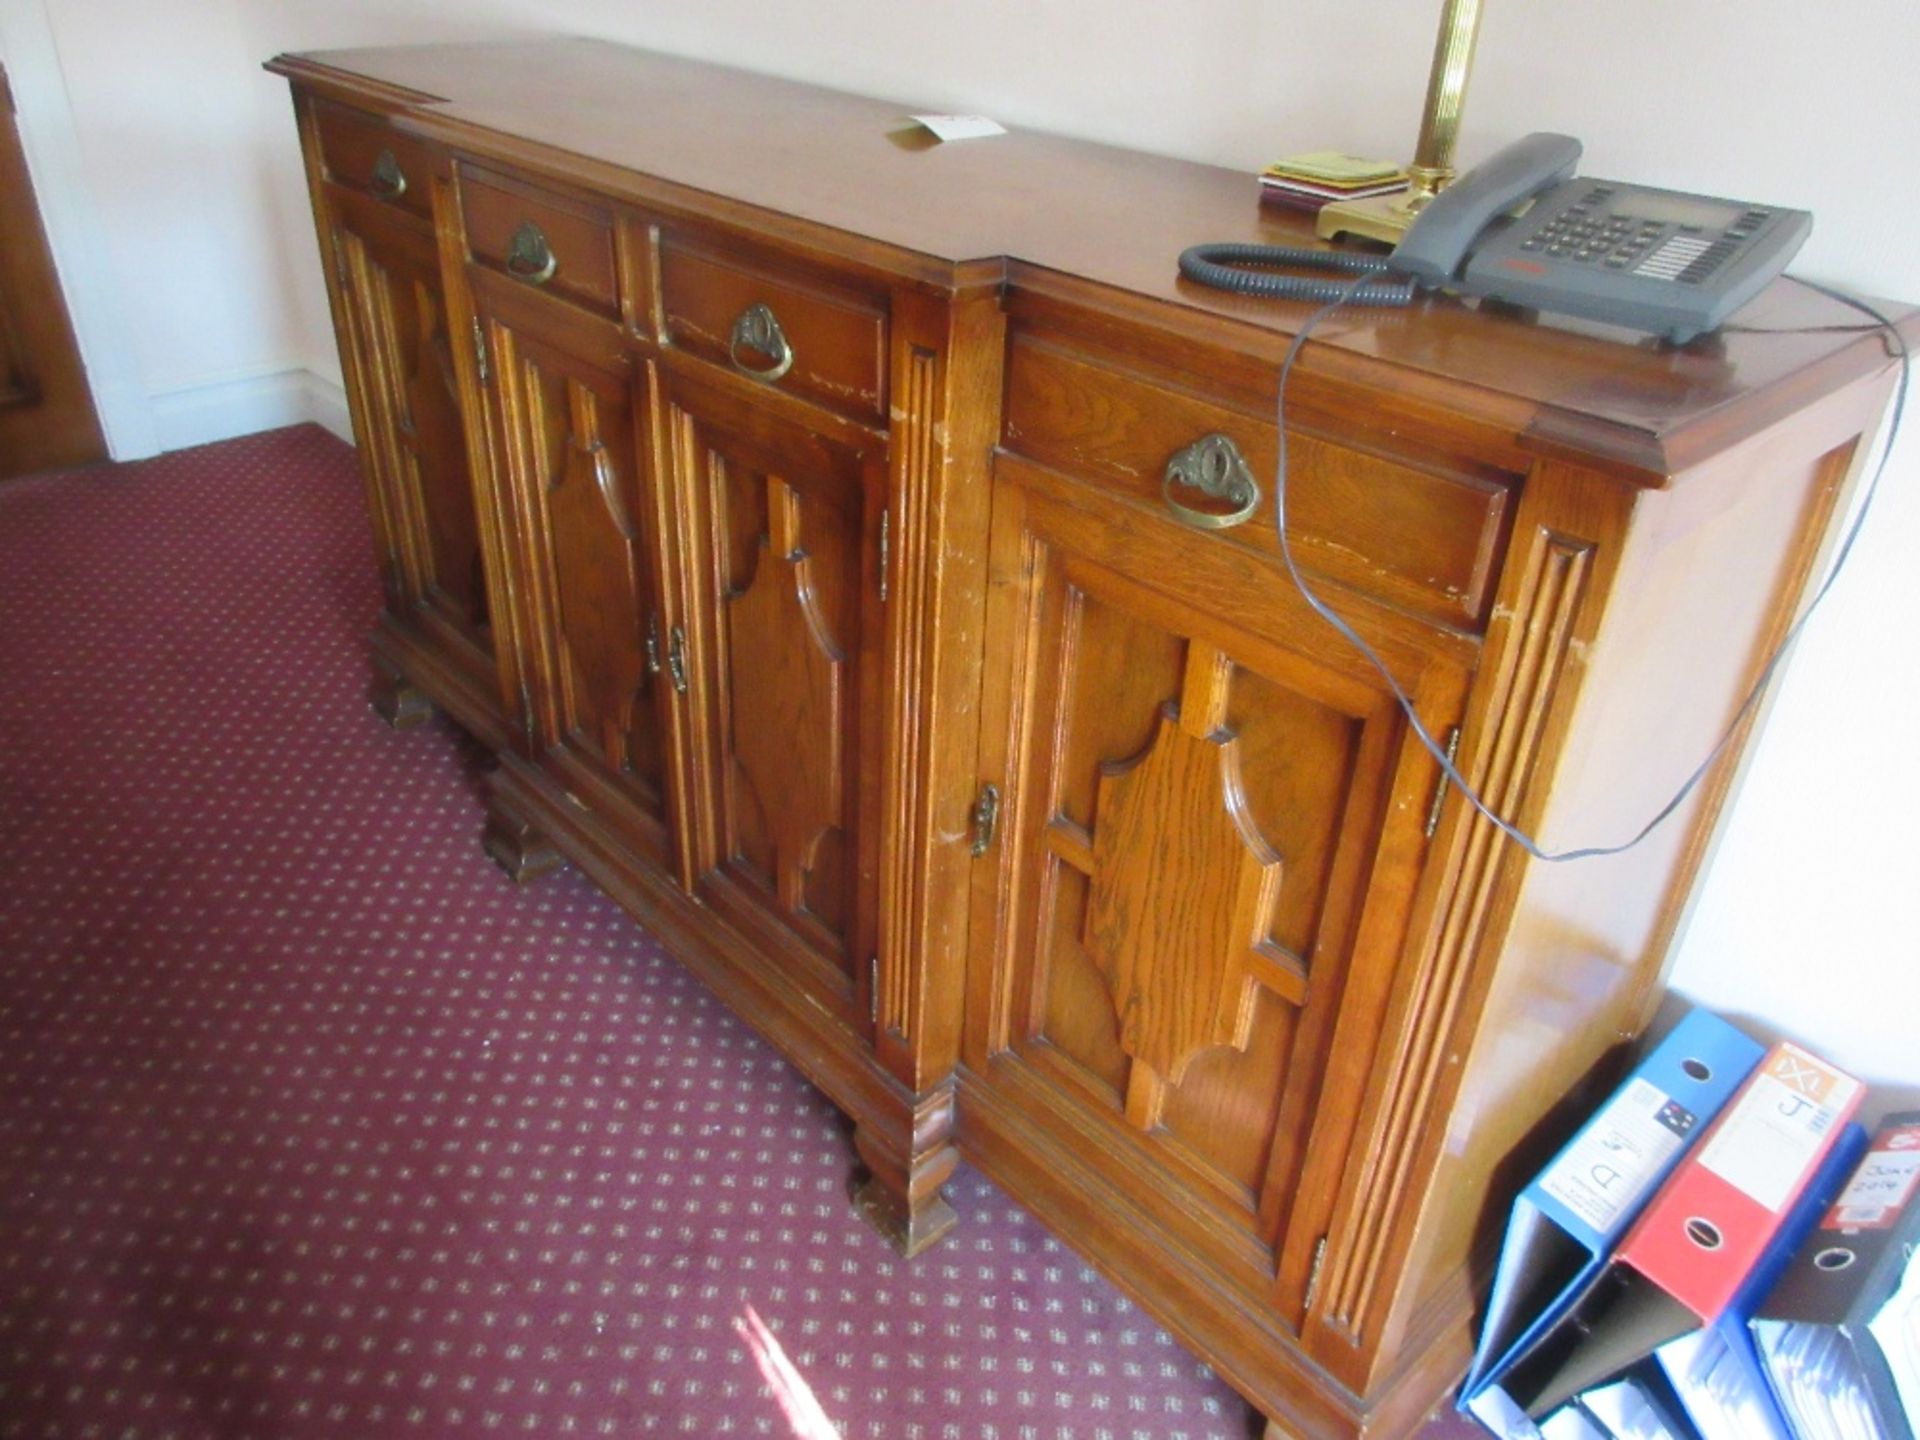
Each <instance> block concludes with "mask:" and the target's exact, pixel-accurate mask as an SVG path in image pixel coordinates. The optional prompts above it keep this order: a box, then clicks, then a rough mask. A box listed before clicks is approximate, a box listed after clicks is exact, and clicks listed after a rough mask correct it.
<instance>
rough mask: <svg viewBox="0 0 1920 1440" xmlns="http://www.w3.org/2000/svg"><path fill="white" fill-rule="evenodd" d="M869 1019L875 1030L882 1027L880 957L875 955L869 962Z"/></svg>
mask: <svg viewBox="0 0 1920 1440" xmlns="http://www.w3.org/2000/svg"><path fill="white" fill-rule="evenodd" d="M867 1018H868V1019H869V1020H871V1021H872V1022H873V1025H874V1028H875V1029H878V1028H879V1025H880V957H879V956H878V955H875V956H874V957H872V958H871V959H870V960H868V961H867Z"/></svg>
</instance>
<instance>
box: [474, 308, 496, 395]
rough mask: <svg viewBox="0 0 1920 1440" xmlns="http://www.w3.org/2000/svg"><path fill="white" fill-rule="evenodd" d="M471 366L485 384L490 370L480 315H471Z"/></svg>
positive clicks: (488, 379) (490, 376)
mask: <svg viewBox="0 0 1920 1440" xmlns="http://www.w3.org/2000/svg"><path fill="white" fill-rule="evenodd" d="M473 368H474V370H475V371H476V372H477V373H478V374H479V376H480V383H481V384H482V385H485V384H487V383H489V382H490V381H491V379H492V371H491V370H490V369H489V368H488V366H487V332H486V331H485V330H484V329H482V328H481V325H480V317H479V316H478V315H476V316H474V317H473Z"/></svg>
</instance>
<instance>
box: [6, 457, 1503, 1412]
mask: <svg viewBox="0 0 1920 1440" xmlns="http://www.w3.org/2000/svg"><path fill="white" fill-rule="evenodd" d="M378 603H379V591H378V583H377V579H376V575H375V571H374V567H373V561H372V544H371V540H370V537H369V535H368V531H367V525H366V520H365V515H364V507H363V503H362V499H361V492H360V488H359V481H358V477H357V474H356V472H355V468H354V460H353V455H352V452H351V451H350V450H349V449H347V448H346V447H345V446H343V445H341V444H340V443H338V442H337V441H335V440H333V439H332V438H330V437H329V436H327V435H326V434H324V433H323V432H322V431H320V430H318V429H316V428H314V427H311V426H306V427H299V428H296V429H292V430H284V431H277V432H273V433H270V434H266V435H258V436H253V437H249V438H247V439H243V440H236V441H230V442H227V443H225V444H221V445H216V446H209V447H205V448H203V449H199V450H194V451H186V452H182V453H179V454H174V455H169V456H165V457H162V458H160V459H157V460H152V461H147V462H142V463H140V464H135V465H127V466H114V467H103V468H97V469H92V470H87V471H78V472H73V473H70V474H66V475H55V476H47V477H43V478H39V479H34V480H27V481H20V482H14V483H11V484H8V485H6V486H4V487H0V874H3V875H4V876H5V888H4V890H0V1437H5V1440H16V1437H17V1440H29V1437H31V1440H41V1437H49V1440H50V1437H67V1436H73V1437H95V1436H98V1437H121V1440H164V1437H173V1440H191V1437H222V1440H240V1437H308V1436H315V1437H320V1436H324V1437H354V1440H361V1437H384V1436H420V1437H438V1436H449V1437H450V1436H488V1435H494V1434H498V1435H502V1436H506V1435H514V1436H549V1435H552V1436H622V1437H624V1436H643V1435H688V1436H698V1437H706V1436H719V1435H738V1436H776V1437H778V1436H786V1435H791V1434H793V1433H795V1429H794V1425H793V1422H792V1421H790V1420H789V1419H788V1418H787V1416H786V1414H785V1413H784V1412H783V1409H782V1407H781V1405H780V1404H779V1403H777V1401H776V1399H775V1397H774V1394H773V1392H772V1390H771V1389H770V1388H769V1386H768V1384H767V1382H766V1381H765V1379H763V1368H762V1365H763V1363H765V1364H769V1365H771V1364H774V1363H775V1361H774V1360H773V1359H769V1358H768V1357H767V1356H765V1355H762V1356H761V1357H760V1359H756V1356H755V1353H754V1352H753V1349H752V1348H751V1347H750V1345H749V1344H748V1343H747V1341H746V1340H745V1339H743V1328H742V1327H743V1324H745V1322H746V1316H747V1315H748V1313H749V1311H750V1310H751V1311H752V1312H753V1313H756V1314H757V1315H758V1316H760V1317H763V1319H764V1321H765V1324H766V1327H767V1329H768V1331H770V1332H771V1335H772V1336H773V1338H774V1339H775V1341H777V1343H778V1345H779V1347H781V1348H782V1349H783V1350H784V1352H785V1355H786V1357H787V1358H788V1359H789V1360H790V1361H791V1363H792V1366H793V1368H794V1369H795V1370H796V1371H797V1372H798V1373H799V1375H800V1376H801V1377H802V1378H803V1379H804V1380H805V1381H806V1382H808V1384H809V1385H810V1386H811V1388H812V1389H813V1391H814V1392H815V1394H816V1396H817V1398H818V1401H819V1404H820V1407H821V1408H822V1409H823V1410H824V1412H825V1414H826V1416H827V1417H828V1418H829V1419H830V1420H831V1421H832V1422H834V1424H835V1425H837V1426H838V1427H839V1429H840V1431H841V1433H843V1434H845V1435H847V1436H849V1437H866V1436H871V1437H886V1440H894V1437H898V1440H961V1437H979V1440H1162V1437H1166V1440H1173V1437H1182V1440H1245V1437H1247V1436H1248V1435H1249V1434H1250V1433H1257V1431H1255V1430H1253V1429H1252V1428H1251V1426H1252V1422H1251V1420H1250V1418H1249V1414H1248V1412H1247V1410H1246V1408H1245V1406H1244V1405H1243V1404H1242V1403H1241V1402H1240V1401H1239V1400H1238V1398H1237V1397H1236V1396H1235V1395H1234V1394H1233V1393H1232V1391H1231V1390H1230V1389H1229V1388H1228V1387H1227V1386H1225V1385H1224V1384H1223V1383H1221V1382H1220V1381H1219V1380H1217V1379H1216V1378H1215V1377H1214V1376H1213V1375H1212V1374H1211V1373H1210V1372H1209V1371H1208V1370H1207V1369H1206V1367H1205V1366H1203V1365H1201V1364H1200V1363H1199V1362H1198V1361H1197V1360H1196V1359H1194V1358H1193V1357H1192V1356H1191V1355H1189V1354H1188V1353H1187V1352H1186V1351H1184V1350H1183V1349H1181V1348H1180V1347H1179V1346H1177V1345H1175V1344H1174V1343H1173V1342H1172V1341H1171V1340H1170V1339H1169V1338H1168V1336H1167V1335H1166V1334H1165V1333H1164V1332H1162V1331H1161V1330H1160V1329H1159V1328H1158V1327H1157V1326H1155V1325H1154V1324H1152V1323H1151V1322H1150V1321H1148V1320H1147V1319H1146V1318H1145V1317H1144V1316H1143V1315H1142V1314H1141V1312H1140V1311H1139V1310H1138V1309H1136V1308H1135V1307H1134V1306H1132V1305H1131V1304H1129V1303H1128V1302H1127V1301H1126V1300H1124V1299H1123V1298H1121V1297H1120V1296H1119V1295H1118V1294H1117V1293H1116V1292H1115V1291H1114V1290H1113V1289H1112V1288H1111V1287H1109V1286H1108V1285H1106V1284H1105V1283H1104V1282H1103V1281H1101V1280H1100V1279H1099V1278H1098V1277H1097V1276H1095V1275H1094V1274H1092V1273H1091V1272H1090V1271H1088V1270H1087V1269H1085V1268H1084V1267H1083V1266H1082V1265H1081V1264H1080V1263H1079V1262H1078V1261H1077V1259H1076V1258H1075V1257H1074V1255H1073V1254H1072V1253H1071V1252H1070V1251H1068V1250H1066V1249H1065V1248H1064V1247H1062V1246H1061V1245H1060V1244H1058V1243H1057V1242H1056V1241H1054V1240H1052V1239H1051V1238H1049V1237H1048V1236H1047V1234H1046V1233H1045V1232H1044V1231H1043V1230H1042V1229H1041V1228H1040V1226H1039V1225H1038V1224H1037V1223H1036V1222H1035V1221H1034V1220H1032V1219H1031V1218H1030V1217H1028V1216H1027V1215H1026V1213H1025V1212H1024V1211H1022V1210H1020V1209H1019V1208H1018V1207H1017V1206H1015V1205H1014V1204H1013V1203H1012V1202H1011V1201H1009V1200H1008V1199H1007V1198H1006V1197H1005V1196H1004V1195H1003V1194H1001V1193H1000V1192H999V1191H997V1190H995V1189H994V1188H993V1187H992V1186H990V1185H988V1184H987V1183H986V1182H984V1181H983V1180H981V1179H980V1178H978V1177H977V1176H975V1175H972V1174H971V1173H970V1172H967V1171H964V1170H963V1172H962V1175H961V1178H960V1179H959V1181H958V1182H957V1183H956V1185H955V1191H954V1197H953V1198H954V1202H955V1204H956V1206H957V1208H958V1209H959V1211H960V1213H961V1218H962V1228H961V1229H960V1230H959V1231H958V1232H956V1236H955V1238H954V1239H953V1240H952V1241H951V1242H949V1244H948V1245H947V1246H946V1247H945V1248H944V1249H942V1250H940V1251H939V1252H936V1253H934V1254H931V1255H929V1256H927V1257H924V1258H923V1259H922V1260H920V1261H919V1262H917V1263H915V1264H914V1265H911V1266H909V1265H906V1264H903V1263H902V1262H900V1261H899V1260H897V1259H896V1258H895V1257H894V1256H893V1254H892V1252H891V1251H889V1250H888V1249H887V1248H886V1246H885V1245H884V1244H883V1243H882V1242H881V1241H880V1240H879V1239H878V1238H877V1237H876V1236H874V1235H873V1234H872V1233H870V1232H869V1231H868V1230H867V1229H865V1228H864V1226H862V1225H861V1223H860V1222H859V1221H858V1220H857V1219H856V1218H855V1217H854V1215H853V1212H852V1210H851V1209H850V1208H849V1206H848V1204H847V1203H846V1200H845V1198H844V1187H845V1181H846V1176H847V1172H848V1167H849V1163H850V1153H851V1152H850V1146H849V1145H848V1143H847V1140H846V1137H845V1135H844V1133H843V1130H842V1127H841V1125H840V1123H839V1121H838V1119H837V1117H836V1115H835V1112H834V1111H833V1110H832V1108H831V1107H830V1106H828V1105H827V1104H826V1102H825V1101H824V1100H823V1099H822V1098H821V1097H820V1096H819V1095H818V1094H817V1093H816V1092H815V1091H814V1090H813V1089H812V1088H811V1087H809V1086H808V1085H807V1084H806V1083H805V1082H804V1081H803V1080H801V1079H800V1077H799V1076H798V1075H797V1074H796V1073H795V1072H794V1071H793V1070H792V1069H790V1068H789V1067H788V1066H787V1065H786V1064H785V1063H784V1062H783V1061H782V1060H781V1059H780V1058H779V1057H778V1056H777V1055H776V1054H775V1053H774V1052H773V1051H772V1050H771V1049H769V1048H768V1047H767V1046H766V1045H764V1044H763V1043H761V1042H760V1041H759V1040H758V1039H757V1038H756V1037H755V1036H754V1035H752V1034H751V1033H750V1032H749V1031H748V1030H747V1029H746V1027H745V1026H743V1025H742V1024H740V1023H739V1022H737V1021H736V1020H734V1019H733V1018H732V1017H731V1016H730V1015H729V1014H728V1013H727V1012H726V1011H725V1010H724V1009H723V1008H722V1007H721V1006H720V1005H719V1004H718V1002H716V1001H714V1000H713V999H711V998H710V997H709V996H708V995H707V993H706V992H705V991H704V990H703V989H702V988H701V987H700V986H699V985H698V984H697V983H696V982H694V981H692V980H691V979H689V978H688V977H687V976H686V975H685V974H684V973H683V972H682V971H681V970H680V969H679V967H678V966H677V965H676V964H675V963H674V962H673V961H672V960H671V959H670V958H669V957H668V956H667V955H666V954H665V953H664V952H663V951H662V950H661V948H660V946H659V945H658V943H657V942H655V941H654V940H653V939H652V938H651V937H650V936H648V935H647V934H646V933H645V932H643V931H642V930H640V929H638V928H637V927H636V926H635V925H633V924H632V923H631V922H630V921H629V920H627V919H626V918H625V917H624V916H623V915H622V914H621V913H620V912H619V911H617V910H616V909H615V908H614V907H613V906H612V905H611V904H610V903H609V902H607V901H605V900H604V899H602V898H601V897H600V896H599V894H598V893H597V892H596V891H594V890H593V889H592V888H591V887H590V886H588V885H587V884H586V883H585V882H584V881H582V880H581V879H580V878H579V877H578V876H577V875H574V874H573V873H571V872H566V873H563V874H561V875H558V876H556V877H553V878H551V879H549V880H546V881H543V882H541V883H540V884H539V885H537V886H535V887H533V888H531V889H529V890H526V891H524V892H522V891H516V890H515V889H514V887H513V886H512V885H511V884H510V883H509V882H508V881H507V880H506V879H505V878H504V877H503V876H502V875H500V874H499V872H497V871H496V870H495V869H494V868H493V866H492V865H491V864H489V863H488V862H487V861H486V860H485V859H484V858H483V857H482V855H481V852H480V848H479V845H478V835H479V829H480V805H479V796H478V790H477V786H476V772H477V767H478V765H479V763H480V762H479V760H478V758H477V756H476V755H475V754H474V752H473V751H472V749H471V748H470V747H469V746H467V745H465V744H463V743H462V741H461V739H460V737H459V736H458V735H457V734H456V733H455V732H454V731H452V730H451V728H449V727H447V726H446V725H444V724H441V723H437V724H435V725H433V726H430V727H428V728H426V729H424V730H419V731H414V732H411V733H406V734H397V733H394V732H392V731H389V730H387V729H386V728H385V727H384V726H382V725H381V724H380V723H379V722H378V721H377V720H376V718H375V717H374V716H373V714H372V712H371V711H370V710H368V708H367V706H366V704H365V701H364V699H363V695H364V689H365V684H364V681H365V670H364V659H363V649H362V636H363V635H364V633H365V632H366V630H367V628H368V627H369V625H370V624H371V622H372V620H373V616H374V614H375V611H376V609H377V606H378ZM1455 1423H1456V1424H1457V1422H1455ZM1436 1433H1438V1432H1437V1431H1436ZM1459 1433H1467V1432H1465V1431H1464V1430H1462V1431H1460V1432H1459Z"/></svg>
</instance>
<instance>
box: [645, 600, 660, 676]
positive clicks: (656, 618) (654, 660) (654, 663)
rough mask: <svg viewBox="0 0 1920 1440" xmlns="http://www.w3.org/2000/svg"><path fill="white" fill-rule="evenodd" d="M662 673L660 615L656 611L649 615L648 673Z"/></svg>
mask: <svg viewBox="0 0 1920 1440" xmlns="http://www.w3.org/2000/svg"><path fill="white" fill-rule="evenodd" d="M659 673H660V615H659V612H658V611H656V612H655V613H653V614H652V615H649V616H648V617H647V674H649V675H658V674H659Z"/></svg>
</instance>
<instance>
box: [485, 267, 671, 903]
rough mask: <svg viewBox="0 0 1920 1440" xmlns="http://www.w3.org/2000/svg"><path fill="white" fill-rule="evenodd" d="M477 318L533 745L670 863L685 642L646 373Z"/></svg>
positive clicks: (619, 359)
mask: <svg viewBox="0 0 1920 1440" xmlns="http://www.w3.org/2000/svg"><path fill="white" fill-rule="evenodd" d="M549 308H552V307H549ZM556 313H557V312H556ZM479 317H480V323H481V328H482V333H483V336H484V339H485V343H486V346H487V353H488V355H489V357H490V365H489V370H490V372H491V380H490V389H491V390H492V392H493V401H494V403H493V406H492V410H493V425H494V433H495V435H496V437H497V439H496V449H497V453H498V454H500V455H502V456H503V457H505V469H506V472H507V483H508V484H509V485H510V487H511V489H512V493H513V507H512V508H513V510H514V512H515V515H516V528H517V529H518V531H519V545H518V546H517V548H516V550H515V560H514V569H515V571H516V574H515V577H514V580H515V584H514V586H513V588H514V590H515V593H516V594H518V595H520V596H522V597H524V601H523V604H524V611H525V614H524V617H523V625H522V631H523V633H524V635H525V637H526V639H525V646H526V651H527V653H526V654H524V655H523V656H521V657H520V673H521V674H522V675H523V677H525V681H526V685H527V694H526V700H525V703H526V706H527V709H528V714H529V721H530V725H529V729H530V732H531V733H530V735H529V741H530V744H531V746H532V749H533V751H534V754H535V757H536V761H537V763H538V764H540V765H541V766H542V767H543V768H544V769H545V770H546V771H547V772H548V773H549V774H550V775H552V776H553V778H554V779H555V780H556V781H558V782H559V783H560V784H561V785H562V786H563V787H564V788H565V789H566V791H567V793H568V794H569V795H571V796H572V797H573V798H574V799H576V800H577V801H579V802H580V803H581V804H583V805H585V806H586V807H587V808H588V809H590V810H591V811H593V812H594V814H595V815H596V816H597V817H598V818H599V819H600V820H601V821H602V822H603V823H604V824H607V825H608V826H610V827H612V828H614V829H615V830H616V831H618V832H619V833H620V834H621V835H622V837H623V838H624V839H625V840H626V841H627V842H628V843H629V844H630V845H632V846H633V847H634V848H636V849H637V850H639V851H640V852H641V853H643V854H644V855H646V856H648V857H649V858H651V859H653V860H654V861H655V862H656V863H658V864H660V865H661V866H663V867H665V868H669V869H671V868H673V867H674V864H675V856H676V854H677V850H678V844H677V840H676V837H675V832H674V816H675V813H676V806H675V804H674V800H673V794H674V766H673V762H672V755H673V750H674V741H673V726H674V724H675V717H674V713H673V704H674V695H675V692H674V684H673V677H674V675H675V674H676V673H683V668H682V667H683V662H682V659H681V650H682V646H683V642H676V639H675V636H676V635H677V634H678V633H679V631H678V627H677V623H676V622H675V621H674V620H673V619H672V617H671V615H670V614H669V612H668V611H667V610H666V606H665V602H666V600H667V598H668V597H667V593H666V590H665V587H664V586H663V585H662V560H661V548H660V536H661V533H662V532H661V520H660V516H659V514H658V512H657V509H656V507H657V505H658V504H659V502H660V494H659V490H658V488H657V486H656V484H655V477H654V476H653V474H652V473H651V469H650V466H649V464H648V450H649V447H648V445H647V443H646V431H645V426H646V423H647V414H648V409H647V404H646V395H645V385H646V371H645V367H644V365H643V364H641V363H639V362H636V361H634V360H632V359H631V358H629V357H628V356H627V355H626V354H624V353H623V352H622V350H621V349H620V348H619V346H618V344H617V342H616V343H613V344H606V343H594V342H595V341H596V340H598V338H599V337H597V336H584V337H583V336H577V335H575V334H573V333H571V332H570V331H569V329H568V328H567V326H566V325H565V324H564V323H561V324H557V325H552V326H544V325H542V324H541V323H539V322H538V321H536V320H534V319H531V318H528V317H527V316H523V315H521V314H520V313H519V312H517V311H513V310H509V309H507V308H505V307H499V306H495V305H493V304H492V303H490V302H488V301H487V300H485V299H483V300H482V301H481V302H480V305H479ZM583 339H584V340H585V341H586V342H587V343H574V342H575V341H576V340H583ZM582 352H586V353H584V354H583V353H582Z"/></svg>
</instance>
